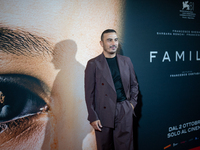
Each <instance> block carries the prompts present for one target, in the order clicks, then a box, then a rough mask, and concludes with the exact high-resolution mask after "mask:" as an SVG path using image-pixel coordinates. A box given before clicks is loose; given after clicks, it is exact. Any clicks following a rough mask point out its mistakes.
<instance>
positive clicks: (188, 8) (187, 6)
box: [180, 1, 196, 19]
mask: <svg viewBox="0 0 200 150" xmlns="http://www.w3.org/2000/svg"><path fill="white" fill-rule="evenodd" d="M180 13H181V14H180V16H181V17H182V18H183V19H195V16H196V14H195V13H194V2H190V1H183V2H182V9H181V10H180Z"/></svg>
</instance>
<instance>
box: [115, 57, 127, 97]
mask: <svg viewBox="0 0 200 150" xmlns="http://www.w3.org/2000/svg"><path fill="white" fill-rule="evenodd" d="M117 61H118V66H119V71H120V76H121V80H122V84H123V87H124V92H125V94H126V96H128V95H127V92H128V86H129V67H128V65H127V63H126V62H125V60H124V59H123V58H122V57H121V56H120V55H117Z"/></svg>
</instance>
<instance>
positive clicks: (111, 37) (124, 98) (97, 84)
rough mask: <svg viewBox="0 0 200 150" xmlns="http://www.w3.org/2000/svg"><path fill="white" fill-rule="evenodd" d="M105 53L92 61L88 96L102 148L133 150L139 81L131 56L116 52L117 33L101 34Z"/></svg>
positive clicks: (87, 75)
mask: <svg viewBox="0 0 200 150" xmlns="http://www.w3.org/2000/svg"><path fill="white" fill-rule="evenodd" d="M100 44H101V46H102V47H103V53H102V54H100V55H99V56H97V57H95V58H93V59H91V60H89V61H88V63H87V66H86V69H85V99H86V104H87V109H88V120H89V121H90V124H91V125H92V127H93V128H94V129H95V134H96V141H97V149H98V150H133V129H132V128H133V114H134V108H135V107H136V104H137V95H138V83H137V80H136V77H135V72H134V69H133V65H132V63H131V60H130V58H128V57H125V56H122V55H119V54H116V52H117V48H118V37H117V33H116V31H115V30H113V29H107V30H105V31H104V32H103V33H102V35H101V41H100Z"/></svg>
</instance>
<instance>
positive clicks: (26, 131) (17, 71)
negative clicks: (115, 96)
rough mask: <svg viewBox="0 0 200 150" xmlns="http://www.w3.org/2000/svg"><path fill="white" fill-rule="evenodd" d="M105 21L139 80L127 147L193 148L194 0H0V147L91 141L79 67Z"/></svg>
mask: <svg viewBox="0 0 200 150" xmlns="http://www.w3.org/2000/svg"><path fill="white" fill-rule="evenodd" d="M106 29H114V30H116V31H117V35H118V39H119V44H120V49H119V53H120V54H121V55H124V56H128V57H129V58H130V59H131V61H132V63H133V66H134V70H135V74H136V78H137V81H138V84H139V94H138V104H137V106H136V108H135V117H134V120H133V124H134V125H133V139H134V150H147V149H150V150H198V149H200V109H199V107H200V42H199V41H200V2H199V1H197V0H193V1H185V0H175V1H167V0H164V1H158V0H153V1H147V0H140V1H138V0H101V1H100V0H93V1H90V0H77V1H69V0H58V1H55V0H49V1H47V0H34V1H32V0H6V1H5V0H0V149H2V150H8V149H11V150H19V149H21V150H22V149H24V150H25V149H30V150H47V149H49V150H63V149H67V150H81V149H82V150H97V146H96V138H95V132H94V129H93V128H92V127H91V125H90V122H89V121H88V120H87V117H88V112H87V108H86V102H85V93H84V70H85V68H86V64H87V62H88V60H90V59H91V58H94V57H96V56H98V55H99V54H101V53H102V51H103V50H102V47H101V45H100V43H99V41H100V40H101V34H102V32H103V31H104V30H106Z"/></svg>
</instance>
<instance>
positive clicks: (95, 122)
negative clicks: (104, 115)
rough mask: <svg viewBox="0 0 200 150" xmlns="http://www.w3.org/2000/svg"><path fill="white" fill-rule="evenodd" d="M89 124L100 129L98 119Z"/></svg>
mask: <svg viewBox="0 0 200 150" xmlns="http://www.w3.org/2000/svg"><path fill="white" fill-rule="evenodd" d="M90 124H91V126H92V127H93V128H94V129H95V130H98V131H101V128H102V125H101V121H100V120H96V121H93V122H92V123H90Z"/></svg>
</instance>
